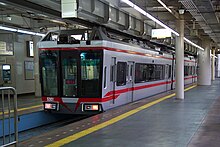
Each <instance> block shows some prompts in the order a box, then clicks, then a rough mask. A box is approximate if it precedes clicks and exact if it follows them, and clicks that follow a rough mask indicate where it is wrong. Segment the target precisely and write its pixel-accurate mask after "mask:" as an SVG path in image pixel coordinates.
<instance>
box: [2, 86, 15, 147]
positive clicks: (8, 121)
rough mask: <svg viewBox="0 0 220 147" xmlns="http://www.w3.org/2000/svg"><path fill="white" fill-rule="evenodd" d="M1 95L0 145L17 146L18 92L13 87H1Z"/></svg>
mask: <svg viewBox="0 0 220 147" xmlns="http://www.w3.org/2000/svg"><path fill="white" fill-rule="evenodd" d="M0 95H1V100H0V134H2V135H1V137H0V147H6V146H11V145H15V146H17V144H18V114H17V93H16V90H15V88H13V87H0Z"/></svg>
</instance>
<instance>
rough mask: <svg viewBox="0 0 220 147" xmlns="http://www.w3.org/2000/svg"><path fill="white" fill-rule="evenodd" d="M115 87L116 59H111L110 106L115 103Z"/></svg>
mask: <svg viewBox="0 0 220 147" xmlns="http://www.w3.org/2000/svg"><path fill="white" fill-rule="evenodd" d="M115 86H116V57H112V58H111V68H110V91H112V97H113V99H112V101H111V104H114V103H115Z"/></svg>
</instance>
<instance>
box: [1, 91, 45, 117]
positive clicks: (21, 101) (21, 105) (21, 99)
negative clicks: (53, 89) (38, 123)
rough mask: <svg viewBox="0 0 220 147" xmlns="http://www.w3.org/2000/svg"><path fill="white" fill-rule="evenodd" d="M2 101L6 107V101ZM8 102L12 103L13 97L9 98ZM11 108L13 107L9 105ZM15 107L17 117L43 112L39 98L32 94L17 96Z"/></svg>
mask: <svg viewBox="0 0 220 147" xmlns="http://www.w3.org/2000/svg"><path fill="white" fill-rule="evenodd" d="M4 101H5V106H8V99H7V98H5V100H4ZM10 102H11V103H13V97H11V99H10ZM12 106H13V105H12V104H11V107H12ZM17 107H18V115H23V114H28V113H32V112H37V111H41V110H43V104H42V101H41V97H35V95H34V94H21V95H17ZM0 109H2V105H0ZM7 109H8V108H7ZM12 109H13V108H12ZM0 114H2V112H0Z"/></svg>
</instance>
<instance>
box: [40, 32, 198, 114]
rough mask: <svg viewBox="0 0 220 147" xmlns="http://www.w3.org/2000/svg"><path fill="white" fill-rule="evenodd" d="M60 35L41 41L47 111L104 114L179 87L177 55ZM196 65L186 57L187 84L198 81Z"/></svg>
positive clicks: (48, 36) (43, 85)
mask: <svg viewBox="0 0 220 147" xmlns="http://www.w3.org/2000/svg"><path fill="white" fill-rule="evenodd" d="M60 36H61V37H60V38H59V37H58V41H57V40H53V34H51V33H49V34H48V35H47V36H46V37H45V38H44V39H42V41H41V42H40V43H39V44H38V46H39V51H40V73H41V74H40V77H41V78H40V79H41V88H42V101H43V103H44V109H45V110H50V111H53V112H56V113H70V114H91V113H98V112H102V111H106V110H108V109H111V108H113V107H116V106H120V105H123V104H126V103H130V102H133V101H136V100H139V99H142V98H146V97H149V96H152V95H155V94H158V93H162V92H165V91H168V90H171V89H173V88H174V87H175V80H174V67H172V66H173V65H174V58H173V55H172V54H169V53H161V52H158V51H155V50H152V49H150V48H149V47H145V48H144V47H141V46H139V45H131V44H128V43H122V42H118V41H112V40H92V39H90V41H80V40H75V39H74V40H73V39H71V40H70V38H69V37H70V35H67V36H66V35H60ZM81 38H83V36H81ZM195 65H196V63H195V60H194V58H193V57H190V58H185V67H186V66H187V68H188V67H189V69H188V70H189V71H188V73H187V75H186V77H185V84H190V83H193V82H195V81H196V76H195V73H194V72H193V69H195ZM190 70H191V71H190Z"/></svg>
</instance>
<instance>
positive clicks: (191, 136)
mask: <svg viewBox="0 0 220 147" xmlns="http://www.w3.org/2000/svg"><path fill="white" fill-rule="evenodd" d="M219 90H220V79H216V80H215V81H213V83H212V85H211V86H197V87H195V88H193V89H191V90H189V91H187V92H185V99H184V100H177V99H175V97H173V98H170V99H166V100H163V101H161V102H159V103H157V104H154V105H151V106H150V107H146V108H144V109H142V108H143V106H142V105H146V103H149V102H150V103H151V102H154V101H155V100H152V101H151V100H150V99H144V100H141V101H138V102H135V103H132V104H128V105H126V106H122V107H118V108H115V109H112V110H109V111H107V112H105V113H102V114H99V115H96V116H93V117H90V118H88V119H85V120H82V121H79V122H77V123H74V124H70V125H67V126H64V127H62V128H59V129H57V130H54V131H51V132H48V133H47V134H42V135H41V136H36V137H34V138H32V139H31V140H28V141H25V142H21V143H20V146H47V145H48V146H61V145H63V146H68V147H72V146H80V147H88V146H89V147H97V146H102V147H113V146H114V147H123V146H128V147H137V146H138V147H185V146H190V147H195V146H199V147H200V146H203V145H204V146H208V145H209V143H207V142H208V141H211V142H212V143H213V144H211V145H209V146H210V147H211V146H220V145H219V136H220V135H219V134H218V133H219V131H220V129H219V126H220V125H218V124H220V119H219V118H220V110H219V109H217V107H218V106H219V105H220V104H217V102H218V101H220V100H219V99H218V98H219V97H220V91H219ZM147 101H148V102H147ZM215 105H217V106H215ZM211 108H214V109H211ZM131 109H134V110H135V111H136V112H135V113H132V115H129V116H126V117H123V116H124V114H125V113H126V112H130V111H131ZM214 112H215V113H214ZM207 114H213V115H211V116H210V117H209V115H207ZM108 116H110V118H109V117H108ZM116 117H123V118H122V119H120V120H118V121H115V122H114V123H108V121H112V120H114V119H115V118H116ZM214 117H216V118H215V120H213V119H214ZM206 120H207V121H206ZM106 122H107V123H106ZM205 122H209V123H208V124H209V125H210V127H209V128H207V127H206V128H202V126H207V123H206V125H205ZM104 124H108V125H106V126H105V125H104ZM214 127H216V128H214ZM214 130H215V131H216V132H214ZM202 131H203V132H202ZM208 131H210V133H208V134H205V132H206V133H207V132H208ZM217 132H218V133H217ZM204 134H205V135H204ZM201 135H202V136H201ZM206 135H208V136H206ZM216 136H217V137H216ZM203 138H204V139H203ZM201 139H203V140H204V142H202V141H201ZM216 139H218V140H217V141H216V142H214V141H213V140H216ZM71 140H73V141H71ZM199 143H201V144H199ZM206 143H207V144H206Z"/></svg>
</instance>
